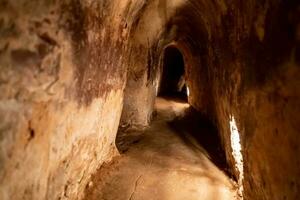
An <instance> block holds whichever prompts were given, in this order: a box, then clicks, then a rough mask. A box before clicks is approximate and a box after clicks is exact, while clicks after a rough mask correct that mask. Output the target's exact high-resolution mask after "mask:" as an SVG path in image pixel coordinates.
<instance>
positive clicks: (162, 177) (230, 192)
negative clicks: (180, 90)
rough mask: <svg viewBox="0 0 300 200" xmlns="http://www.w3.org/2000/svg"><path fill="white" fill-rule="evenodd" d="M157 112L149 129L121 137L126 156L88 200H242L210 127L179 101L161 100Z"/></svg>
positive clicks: (97, 181) (101, 174)
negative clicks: (228, 174) (229, 175)
mask: <svg viewBox="0 0 300 200" xmlns="http://www.w3.org/2000/svg"><path fill="white" fill-rule="evenodd" d="M155 107H156V116H155V118H154V120H153V122H152V124H151V126H150V127H149V128H147V129H146V130H143V131H129V132H120V133H118V138H117V141H116V142H117V146H118V149H119V151H120V153H121V156H119V157H117V158H115V159H114V161H113V162H112V163H109V164H106V165H103V166H102V167H101V168H100V169H99V171H98V172H97V174H95V175H94V177H93V179H92V181H91V182H90V184H89V186H88V187H87V189H86V199H98V200H133V199H136V200H234V199H237V197H236V186H235V183H234V181H232V180H231V179H230V178H229V177H228V176H227V175H226V173H225V172H224V171H226V164H225V160H224V155H223V154H222V151H221V148H220V144H219V142H218V137H217V132H216V129H214V127H213V126H212V125H211V124H210V123H209V121H208V120H206V119H205V118H203V117H201V116H199V115H198V114H197V113H196V112H195V111H194V110H193V109H191V108H189V105H188V104H187V103H184V102H182V101H180V100H178V99H177V100H171V99H163V98H157V100H156V105H155ZM220 169H222V170H220Z"/></svg>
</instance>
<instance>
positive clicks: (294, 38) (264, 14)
mask: <svg viewBox="0 0 300 200" xmlns="http://www.w3.org/2000/svg"><path fill="white" fill-rule="evenodd" d="M299 8H300V5H299V3H298V2H297V1H263V2H260V1H247V2H246V1H243V2H235V1H232V2H229V1H225V2H222V1H220V2H218V3H214V2H207V1H199V2H197V3H196V2H195V3H194V4H192V5H186V6H183V7H182V8H180V9H179V10H178V11H177V14H178V21H177V22H176V20H174V21H173V22H170V23H171V24H182V26H184V23H190V24H193V26H191V27H193V29H189V28H186V29H187V30H186V31H185V30H184V28H183V29H182V31H184V32H182V33H180V32H179V33H178V34H181V38H182V39H181V41H180V40H178V42H179V43H182V44H183V46H184V47H185V49H187V50H189V51H190V52H189V53H186V58H185V59H186V63H187V65H188V69H187V72H188V85H189V88H190V93H191V96H190V97H189V102H190V103H191V105H193V106H194V107H195V108H197V109H198V110H199V111H201V112H203V113H205V114H206V115H207V116H208V117H209V118H211V119H212V120H213V121H214V122H215V124H216V125H217V126H218V127H219V131H220V136H221V138H222V141H223V146H224V149H225V151H226V154H227V160H228V163H229V164H230V169H231V171H232V173H233V174H234V175H235V176H236V177H237V178H238V176H239V172H238V170H236V169H235V166H234V165H235V161H234V158H233V156H232V148H231V139H230V137H231V133H230V129H229V127H230V126H229V121H230V117H231V116H233V117H234V118H235V120H236V121H237V127H238V129H239V133H240V137H241V145H242V155H243V159H244V180H243V186H244V199H297V198H298V197H299V192H300V179H299V173H300V168H299V162H300V159H299V156H297V155H299V153H300V149H299V147H298V144H299V143H300V138H299V137H298V133H299V128H298V124H299V122H300V118H299V117H298V114H297V113H299V109H300V107H299V103H297V102H299V97H300V90H299V85H300V83H299V78H297V77H299V73H300V70H299V64H300V63H299V59H300V57H299V30H300V29H299V26H300V25H299V23H300V22H299V19H300V18H299ZM188 11H189V12H188ZM180 16H181V17H180ZM191 19H193V20H191ZM195 24H197V28H195ZM186 26H189V25H186ZM190 38H193V40H192V41H190ZM196 38H197V39H196Z"/></svg>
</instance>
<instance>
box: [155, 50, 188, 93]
mask: <svg viewBox="0 0 300 200" xmlns="http://www.w3.org/2000/svg"><path fill="white" fill-rule="evenodd" d="M186 95H187V90H186V85H185V72H184V60H183V56H182V54H181V52H180V51H179V50H178V49H177V48H176V47H173V46H170V47H167V48H166V49H165V51H164V55H163V63H162V77H161V83H160V90H159V96H178V97H183V98H184V97H185V98H186Z"/></svg>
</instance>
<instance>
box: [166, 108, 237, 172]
mask: <svg viewBox="0 0 300 200" xmlns="http://www.w3.org/2000/svg"><path fill="white" fill-rule="evenodd" d="M168 125H169V126H170V127H171V128H172V130H173V131H174V133H175V134H177V135H178V136H179V137H180V138H181V139H182V141H183V142H184V143H185V144H186V145H187V146H189V147H190V148H191V149H193V151H201V152H204V153H205V155H206V156H207V157H208V158H209V159H210V160H211V161H212V162H213V163H214V164H215V165H216V166H217V167H219V168H220V169H221V170H223V171H224V172H225V173H227V174H228V175H230V176H231V177H232V178H234V177H233V176H232V175H231V174H230V173H229V170H228V165H227V162H226V157H225V152H224V150H223V149H222V144H221V140H220V138H219V134H218V129H217V128H216V126H215V125H214V124H213V123H212V122H211V121H210V120H209V119H208V118H207V117H205V116H204V115H203V114H201V113H200V112H198V111H196V110H195V109H194V108H192V107H189V108H187V109H186V111H185V114H184V116H179V117H177V118H175V119H174V120H172V121H169V122H168Z"/></svg>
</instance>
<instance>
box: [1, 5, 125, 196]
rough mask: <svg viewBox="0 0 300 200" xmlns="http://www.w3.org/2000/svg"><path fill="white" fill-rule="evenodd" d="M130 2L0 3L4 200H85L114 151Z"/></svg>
mask: <svg viewBox="0 0 300 200" xmlns="http://www.w3.org/2000/svg"><path fill="white" fill-rule="evenodd" d="M126 3H127V2H125V1H122V2H119V1H115V2H113V1H97V2H96V1H94V2H92V1H87V0H86V1H79V0H70V1H62V2H59V1H49V0H43V1H39V0H20V1H10V0H9V1H6V0H3V1H0V68H1V72H0V73H1V74H0V93H1V95H0V199H3V200H5V199H81V197H82V196H83V195H84V189H85V188H86V187H87V185H88V183H89V178H90V176H91V174H92V173H94V172H95V170H96V169H97V168H99V167H100V166H101V164H102V163H103V162H107V161H109V160H111V158H112V157H113V156H115V155H117V150H116V148H115V143H114V142H115V136H116V131H117V128H118V122H119V119H120V115H121V110H122V104H123V89H124V87H125V82H126V67H125V66H126V56H127V48H126V47H127V41H128V38H127V37H128V31H127V27H126V22H125V19H126V18H127V17H128V16H130V13H129V7H128V6H126ZM128 14H129V15H128ZM128 21H130V19H128Z"/></svg>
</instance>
